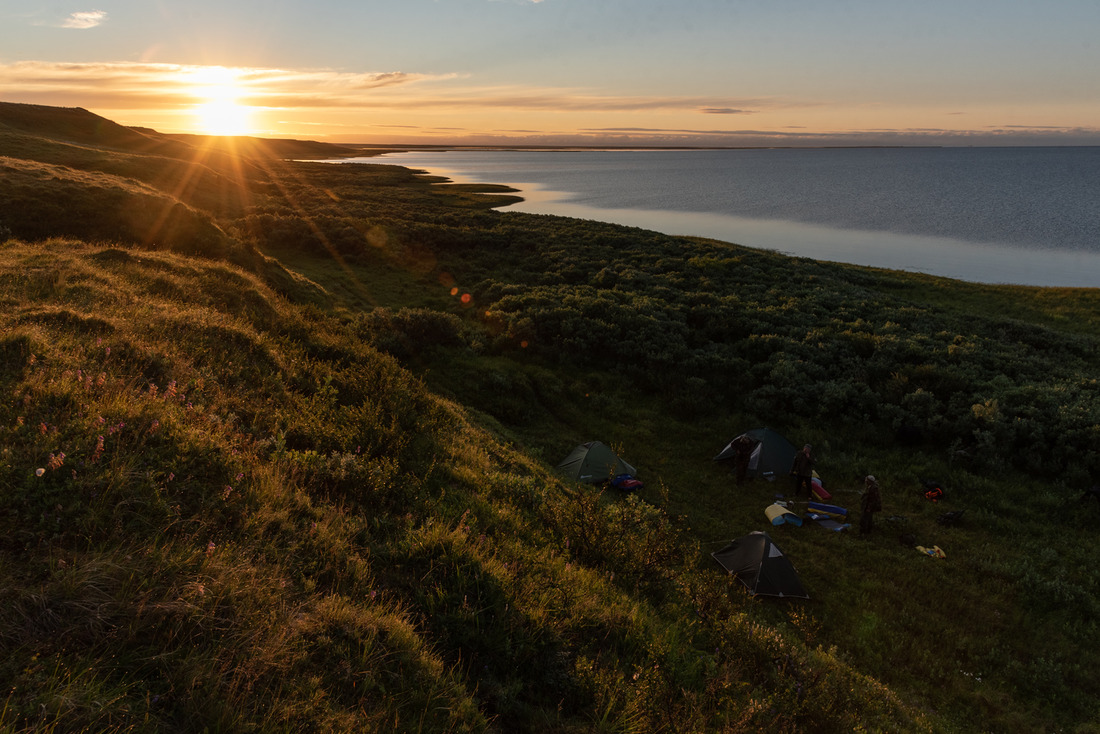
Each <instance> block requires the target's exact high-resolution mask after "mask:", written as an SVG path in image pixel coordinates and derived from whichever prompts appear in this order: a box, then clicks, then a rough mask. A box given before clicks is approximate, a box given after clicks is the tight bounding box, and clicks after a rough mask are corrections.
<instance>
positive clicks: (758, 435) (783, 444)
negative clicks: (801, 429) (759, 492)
mask: <svg viewBox="0 0 1100 734" xmlns="http://www.w3.org/2000/svg"><path fill="white" fill-rule="evenodd" d="M741 436H748V437H749V438H750V439H752V440H753V441H756V448H754V449H753V450H752V458H751V459H749V470H748V473H747V476H750V477H754V476H755V477H767V478H770V477H775V476H779V475H781V474H788V473H789V472H790V471H791V464H793V463H794V455H795V454H797V453H798V449H796V448H795V447H794V445H793V444H792V443H791V442H790V441H788V440H787V439H785V438H783V436H781V435H780V434H778V433H776V432H775V431H773V430H772V429H770V428H754V429H752V430H751V431H745V432H744V433H743V434H741ZM741 436H737V437H736V438H734V439H733V440H732V441H730V442H729V443H727V444H726V446H725V448H723V449H722V451H721V452H719V454H718V455H717V456H715V457H714V460H715V461H724V460H726V459H732V458H733V457H734V455H735V448H734V441H737V439H739V438H741Z"/></svg>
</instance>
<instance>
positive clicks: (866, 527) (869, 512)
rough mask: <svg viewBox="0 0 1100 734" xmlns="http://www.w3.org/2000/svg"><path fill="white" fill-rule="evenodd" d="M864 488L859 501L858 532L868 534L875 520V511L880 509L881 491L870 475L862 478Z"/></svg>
mask: <svg viewBox="0 0 1100 734" xmlns="http://www.w3.org/2000/svg"><path fill="white" fill-rule="evenodd" d="M863 483H864V485H865V486H866V488H865V489H864V490H863V497H862V499H860V502H859V534H860V535H870V534H871V530H872V529H873V525H874V521H875V513H876V512H881V511H882V492H881V490H880V489H879V486H878V481H877V480H876V479H875V478H874V477H873V476H871V475H870V474H868V475H867V478H866V479H864V480H863Z"/></svg>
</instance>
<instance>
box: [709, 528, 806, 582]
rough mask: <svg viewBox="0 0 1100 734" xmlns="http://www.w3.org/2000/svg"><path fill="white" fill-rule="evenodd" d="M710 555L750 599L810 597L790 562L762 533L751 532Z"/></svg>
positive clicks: (766, 535) (765, 534) (757, 531)
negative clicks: (741, 584) (736, 581)
mask: <svg viewBox="0 0 1100 734" xmlns="http://www.w3.org/2000/svg"><path fill="white" fill-rule="evenodd" d="M711 555H712V556H713V557H714V560H716V561H718V564H719V565H720V566H722V568H724V569H726V572H727V573H729V574H730V575H731V576H735V577H736V578H737V580H738V581H740V582H741V583H743V584H744V585H745V588H746V589H748V591H749V594H751V595H752V596H778V597H795V598H798V599H809V598H810V595H809V594H807V593H806V589H805V588H804V587H803V586H802V582H801V581H800V580H799V578H798V573H797V572H796V571H795V570H794V566H793V565H791V562H790V560H789V559H788V558H787V556H785V555H783V551H781V550H779V547H778V546H776V544H775V543H773V542H772V539H771V538H770V537H769V536H768V534H767V533H765V532H761V531H759V530H756V531H754V532H751V533H749V534H748V535H746V536H744V537H742V538H739V539H737V540H735V541H733V542H732V543H730V544H729V545H727V546H726V547H725V548H723V549H722V550H720V551H716V552H714V553H711Z"/></svg>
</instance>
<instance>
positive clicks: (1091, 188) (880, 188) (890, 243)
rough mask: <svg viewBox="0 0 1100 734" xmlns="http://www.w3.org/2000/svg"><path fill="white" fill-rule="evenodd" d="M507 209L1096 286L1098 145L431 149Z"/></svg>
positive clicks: (818, 254) (813, 252)
mask: <svg viewBox="0 0 1100 734" xmlns="http://www.w3.org/2000/svg"><path fill="white" fill-rule="evenodd" d="M362 160H363V161H364V162H371V163H386V162H392V163H394V164H398V165H403V166H408V167H411V168H420V169H425V170H428V171H431V172H432V173H436V174H440V175H444V176H447V177H449V178H451V179H453V180H456V181H479V182H491V183H502V184H509V185H512V186H514V187H516V188H518V189H520V190H521V191H522V195H523V196H524V197H525V201H524V202H522V203H521V204H518V205H515V206H513V207H510V208H511V209H514V210H517V211H527V212H535V213H543V214H560V215H564V216H573V217H580V218H584V219H595V220H600V221H608V222H616V223H621V224H629V225H633V226H640V227H645V228H646V229H652V230H657V231H660V232H666V233H668V234H686V235H700V236H706V237H713V238H716V239H721V240H725V241H728V242H736V243H738V244H742V245H748V246H751V247H763V248H767V249H773V250H778V251H780V252H785V253H789V254H792V255H801V256H806V257H813V258H816V259H821V260H834V261H840V262H850V263H856V264H860V265H873V266H878V267H888V268H897V269H903V270H911V271H918V272H926V273H932V274H935V275H946V276H949V277H954V278H960V279H963V280H970V281H975V282H988V283H1019V284H1026V285H1055V286H1061V285H1066V286H1088V287H1097V286H1100V148H908V149H832V150H829V149H826V150H717V151H716V150H705V151H704V150H698V151H582V152H575V151H539V152H532V151H451V152H442V151H433V152H411V153H398V154H387V155H385V156H383V157H381V158H368V159H362Z"/></svg>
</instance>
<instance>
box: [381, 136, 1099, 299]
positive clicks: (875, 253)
mask: <svg viewBox="0 0 1100 734" xmlns="http://www.w3.org/2000/svg"><path fill="white" fill-rule="evenodd" d="M430 155H431V154H417V153H411V154H407V153H406V154H396V155H393V154H390V155H386V156H385V157H384V158H370V159H363V160H364V162H371V163H386V162H387V161H392V162H393V163H394V164H395V165H402V166H407V167H411V168H424V169H425V170H429V171H430V172H431V173H432V174H433V175H439V176H444V177H446V178H448V179H450V180H452V181H455V182H460V183H464V182H478V183H498V184H500V183H503V184H507V185H509V186H512V187H514V188H516V189H519V190H520V192H521V193H520V195H521V196H523V197H524V201H522V202H520V203H518V204H514V205H512V206H509V207H503V208H502V209H501V210H502V211H518V212H528V213H532V214H552V215H557V216H566V217H576V218H579V219H590V220H596V221H601V222H610V223H613V224H623V225H627V226H632V227H641V228H644V229H649V230H653V231H657V232H663V233H665V234H671V235H692V236H698V237H709V238H712V239H717V240H722V241H724V242H733V243H737V244H740V245H745V246H748V247H756V248H761V249H767V250H774V251H776V252H781V253H784V254H788V255H795V256H799V257H809V258H813V259H815V260H827V261H832V262H842V263H851V264H856V265H868V266H871V267H880V268H890V269H894V270H905V271H909V272H918V273H926V274H929V275H939V276H945V277H949V278H957V279H959V280H966V281H971V282H975V283H1005V284H1015V285H1035V286H1054V287H1090V288H1091V287H1097V286H1098V285H1100V254H1096V253H1090V252H1085V251H1078V250H1057V249H1049V250H1037V249H1027V248H1024V247H1019V246H1015V245H1007V244H997V243H988V244H984V243H977V242H970V241H966V240H960V239H953V238H949V237H937V236H928V235H912V234H903V233H896V232H885V231H875V232H871V231H863V230H852V229H840V228H834V227H827V226H822V225H815V224H808V223H804V222H792V221H785V220H778V219H775V220H773V219H753V218H747V217H739V216H734V215H729V214H713V213H700V212H682V211H663V210H650V209H613V208H600V207H593V206H588V205H584V204H578V203H575V202H573V201H571V200H570V199H571V197H572V196H573V195H572V194H571V193H569V192H560V191H551V190H548V189H545V188H543V187H542V185H541V184H538V183H533V182H514V181H512V182H510V181H500V180H493V181H485V180H483V179H481V178H475V177H471V176H469V175H467V174H466V173H465V172H463V171H460V170H454V169H448V168H443V167H440V166H437V165H435V164H434V162H432V159H431V158H430V157H429V156H430ZM438 155H439V154H438V153H436V154H435V156H437V157H436V158H435V159H434V160H438ZM425 158H428V160H427V161H426V160H425Z"/></svg>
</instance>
